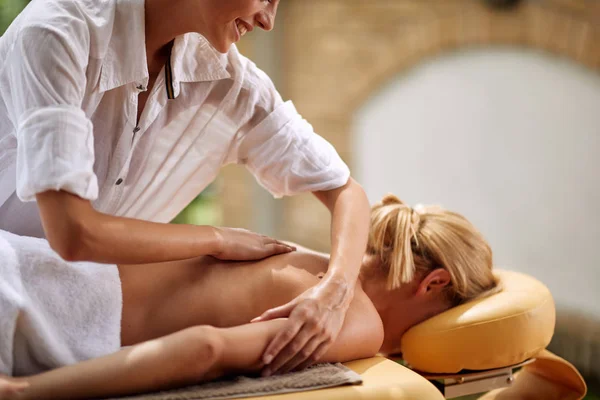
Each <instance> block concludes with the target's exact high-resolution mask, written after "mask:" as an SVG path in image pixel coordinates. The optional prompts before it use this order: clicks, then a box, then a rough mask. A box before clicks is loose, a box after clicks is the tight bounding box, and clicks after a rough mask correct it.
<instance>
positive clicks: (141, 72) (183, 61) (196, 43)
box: [100, 0, 231, 97]
mask: <svg viewBox="0 0 600 400" xmlns="http://www.w3.org/2000/svg"><path fill="white" fill-rule="evenodd" d="M144 1H145V0H117V2H116V9H115V16H114V22H113V29H112V36H111V39H110V42H109V45H108V50H107V53H106V56H105V58H104V61H103V63H102V73H101V77H100V91H102V92H104V91H108V90H111V89H114V88H116V87H119V86H123V85H125V84H128V83H132V82H135V83H136V84H139V85H142V86H147V85H148V61H147V58H146V34H145V15H144ZM165 69H169V70H170V71H169V73H168V75H167V76H170V78H171V88H172V94H173V97H177V96H178V95H179V91H180V88H179V83H181V82H203V81H214V80H220V79H227V78H229V77H230V76H231V75H230V74H229V72H228V71H227V55H226V54H221V53H219V52H218V51H217V50H215V49H214V48H213V47H212V46H211V44H210V43H209V42H208V40H206V38H204V37H203V36H202V35H200V34H198V33H187V34H184V35H181V36H178V37H177V38H175V42H174V43H173V49H172V51H171V56H170V59H169V61H168V62H167V66H166V68H165ZM167 84H169V82H167ZM169 97H171V96H169Z"/></svg>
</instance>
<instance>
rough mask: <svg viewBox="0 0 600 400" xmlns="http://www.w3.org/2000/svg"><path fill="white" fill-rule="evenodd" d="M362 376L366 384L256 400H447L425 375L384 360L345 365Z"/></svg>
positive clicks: (367, 360)
mask: <svg viewBox="0 0 600 400" xmlns="http://www.w3.org/2000/svg"><path fill="white" fill-rule="evenodd" d="M344 365H346V366H347V367H348V368H350V369H352V370H353V371H355V372H357V373H359V374H360V375H361V377H362V379H363V384H362V385H358V386H343V387H337V388H331V389H321V390H312V391H307V392H300V393H289V394H280V395H274V396H268V397H249V398H248V399H251V400H252V399H254V400H292V399H293V400H317V399H322V400H358V399H360V400H399V399H401V400H419V399H427V400H443V399H444V396H442V394H441V393H440V391H439V390H438V389H436V388H435V386H433V385H432V384H431V383H430V382H429V381H427V380H426V379H424V378H423V377H422V376H421V375H419V374H417V373H416V372H413V371H411V370H410V369H408V368H406V367H403V366H402V365H400V364H398V363H396V362H394V361H392V360H388V359H386V358H383V357H373V358H367V359H364V360H357V361H351V362H348V363H345V364H344Z"/></svg>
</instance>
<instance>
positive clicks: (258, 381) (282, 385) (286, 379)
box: [119, 363, 362, 400]
mask: <svg viewBox="0 0 600 400" xmlns="http://www.w3.org/2000/svg"><path fill="white" fill-rule="evenodd" d="M360 383H362V378H361V377H360V375H359V374H357V373H356V372H354V371H352V370H351V369H349V368H347V367H345V366H343V365H342V364H339V363H337V364H317V365H315V366H313V367H310V368H308V369H305V370H303V371H298V372H291V373H288V374H285V375H274V376H269V377H266V378H248V377H245V376H240V377H237V378H234V379H230V380H221V381H216V382H209V383H204V384H201V385H196V386H188V387H185V388H181V389H175V390H169V391H165V392H156V393H149V394H143V395H138V396H128V397H120V398H119V399H120V400H123V399H131V400H209V399H210V400H216V399H239V398H244V397H256V396H266V395H273V394H282V393H292V392H303V391H307V390H316V389H324V388H328V387H335V386H342V385H357V384H360Z"/></svg>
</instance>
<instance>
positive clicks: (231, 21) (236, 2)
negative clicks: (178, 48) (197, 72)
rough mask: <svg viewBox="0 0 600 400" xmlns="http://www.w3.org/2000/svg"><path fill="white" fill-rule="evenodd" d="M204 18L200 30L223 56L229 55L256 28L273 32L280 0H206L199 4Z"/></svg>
mask: <svg viewBox="0 0 600 400" xmlns="http://www.w3.org/2000/svg"><path fill="white" fill-rule="evenodd" d="M198 5H199V7H200V6H201V7H202V10H201V11H200V14H202V15H203V16H204V18H203V20H204V22H203V25H204V26H202V27H201V28H200V29H199V31H200V32H202V34H203V35H204V37H206V39H207V40H208V41H209V42H210V43H211V44H212V45H213V47H214V48H215V49H217V50H218V51H220V52H221V53H226V52H227V51H228V50H229V48H230V47H231V45H232V44H233V43H236V42H237V41H239V40H240V38H241V37H242V36H244V35H245V34H246V33H247V32H249V31H252V30H253V29H254V28H260V29H264V30H266V31H270V30H271V29H273V25H274V24H275V15H276V14H277V6H278V5H279V0H204V1H199V2H198Z"/></svg>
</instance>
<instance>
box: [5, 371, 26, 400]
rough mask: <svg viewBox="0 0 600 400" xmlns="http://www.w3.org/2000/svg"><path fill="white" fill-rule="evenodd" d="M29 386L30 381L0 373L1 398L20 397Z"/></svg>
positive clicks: (8, 399)
mask: <svg viewBox="0 0 600 400" xmlns="http://www.w3.org/2000/svg"><path fill="white" fill-rule="evenodd" d="M28 387H29V383H27V382H26V381H19V380H17V379H15V378H9V377H8V376H5V375H0V400H12V399H19V398H20V397H21V394H22V393H23V392H24V391H25V390H26V389H27V388H28Z"/></svg>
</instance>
